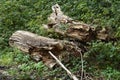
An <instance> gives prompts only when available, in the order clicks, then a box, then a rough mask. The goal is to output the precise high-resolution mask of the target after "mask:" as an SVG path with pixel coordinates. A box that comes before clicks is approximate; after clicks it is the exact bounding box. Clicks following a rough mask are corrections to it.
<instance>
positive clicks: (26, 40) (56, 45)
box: [9, 31, 84, 67]
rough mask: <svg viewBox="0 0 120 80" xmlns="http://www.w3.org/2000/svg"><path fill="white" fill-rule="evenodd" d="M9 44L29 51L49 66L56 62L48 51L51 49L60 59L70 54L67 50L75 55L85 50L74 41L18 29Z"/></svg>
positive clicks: (36, 58)
mask: <svg viewBox="0 0 120 80" xmlns="http://www.w3.org/2000/svg"><path fill="white" fill-rule="evenodd" d="M9 44H10V46H13V47H17V48H18V49H20V50H21V51H23V52H26V53H29V54H30V55H31V57H32V58H33V59H34V60H35V61H40V60H42V61H43V62H44V63H45V64H46V65H47V66H48V67H53V66H54V65H55V64H56V62H55V61H54V60H53V58H52V57H51V56H50V55H49V53H48V51H51V52H52V53H53V54H54V55H55V56H56V57H57V58H58V59H60V60H61V59H62V58H64V57H65V56H69V55H68V54H67V53H65V51H68V52H70V53H71V54H73V55H74V56H76V55H80V54H79V53H82V52H84V49H83V48H82V46H81V48H79V49H78V47H77V45H76V44H74V43H73V42H69V41H65V40H56V39H51V38H46V37H43V36H38V35H37V34H33V33H31V32H28V31H16V32H15V33H13V35H12V36H11V37H10V39H9ZM83 47H84V46H83ZM78 50H79V51H78Z"/></svg>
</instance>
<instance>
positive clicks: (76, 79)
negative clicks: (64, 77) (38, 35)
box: [49, 51, 79, 80]
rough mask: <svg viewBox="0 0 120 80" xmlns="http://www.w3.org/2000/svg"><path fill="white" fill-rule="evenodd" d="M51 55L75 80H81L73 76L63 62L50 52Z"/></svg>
mask: <svg viewBox="0 0 120 80" xmlns="http://www.w3.org/2000/svg"><path fill="white" fill-rule="evenodd" d="M49 54H50V55H51V56H52V57H53V58H54V59H55V60H56V62H57V63H58V64H59V65H60V66H61V67H62V68H63V69H64V70H65V71H66V72H67V73H68V75H69V76H70V77H71V78H73V80H79V79H78V78H77V77H76V76H75V75H74V74H72V73H71V72H70V71H69V70H68V69H67V68H66V67H65V66H64V65H63V64H62V63H61V62H60V60H58V58H57V57H56V56H55V55H54V54H53V53H52V52H51V51H49Z"/></svg>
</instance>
